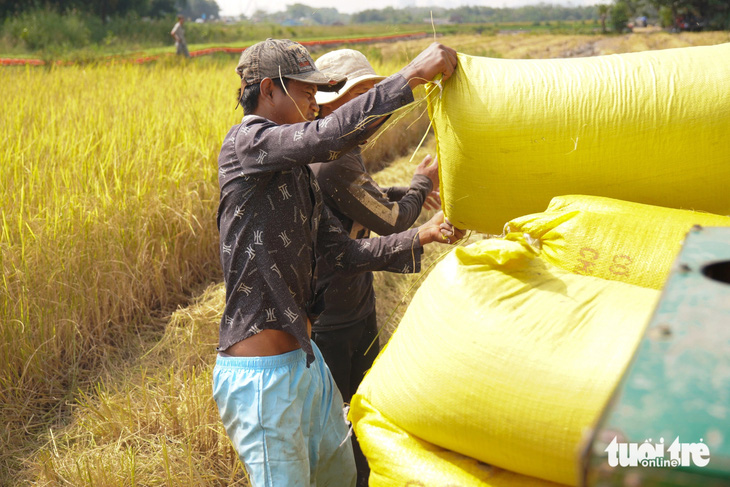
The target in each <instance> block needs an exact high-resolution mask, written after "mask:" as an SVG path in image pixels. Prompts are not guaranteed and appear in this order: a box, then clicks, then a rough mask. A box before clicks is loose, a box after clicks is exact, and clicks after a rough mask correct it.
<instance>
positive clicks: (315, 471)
mask: <svg viewBox="0 0 730 487" xmlns="http://www.w3.org/2000/svg"><path fill="white" fill-rule="evenodd" d="M455 66H456V52H455V51H453V49H450V48H447V47H445V46H442V45H440V44H435V43H434V44H433V45H431V46H430V47H429V48H427V49H426V50H425V51H423V52H422V53H421V54H420V55H419V56H418V57H416V59H414V60H413V61H412V62H411V63H410V64H409V65H408V66H406V67H405V68H403V69H402V70H401V71H400V72H399V73H397V74H395V75H393V76H391V77H389V78H387V79H385V80H384V81H383V82H382V83H380V84H379V85H378V87H376V88H375V89H374V90H372V91H371V92H370V93H368V94H365V95H362V96H360V97H359V98H358V99H357V100H356V101H353V102H352V103H350V104H347V105H346V106H344V107H342V108H340V109H338V110H335V111H334V112H333V113H332V114H330V115H329V116H327V117H325V118H324V119H320V120H315V116H316V113H317V110H318V106H317V103H316V101H315V97H314V95H315V93H316V92H317V90H323V91H330V90H337V89H338V88H339V87H341V86H342V85H343V84H344V82H345V81H346V80H345V79H344V78H342V77H337V76H330V75H328V74H327V73H323V72H320V71H318V70H317V69H316V67H315V65H314V62H313V60H312V58H311V57H310V56H309V53H308V52H307V50H306V49H305V48H304V47H303V46H301V45H299V44H297V43H295V42H292V41H289V40H275V39H267V40H266V41H264V42H261V43H259V44H256V45H254V46H252V47H250V48H248V49H246V50H245V51H244V52H243V54H242V55H241V59H240V60H239V63H238V66H237V68H236V72H237V73H238V75H239V76H240V77H241V90H240V92H239V103H240V104H241V105H242V106H243V109H244V117H243V120H242V121H241V123H240V124H237V125H234V126H233V128H232V129H231V130H230V131H229V132H228V134H227V135H226V137H225V139H224V141H223V145H222V148H221V152H220V155H219V158H218V165H219V172H218V180H219V185H220V191H221V192H220V204H219V208H218V228H219V231H220V251H221V254H220V255H221V264H222V267H223V273H224V278H225V285H226V304H225V309H224V311H223V317H222V319H221V323H220V335H219V346H218V351H219V355H218V358H217V360H216V366H215V369H214V372H213V396H214V398H215V400H216V402H217V404H218V409H219V412H220V415H221V419H222V421H223V424H224V426H225V428H226V433H227V434H228V436H229V437H230V438H231V440H232V442H233V444H234V447H235V448H236V451H237V452H238V455H239V457H240V458H241V460H242V461H243V462H244V464H245V465H246V469H247V471H248V474H249V477H250V480H251V484H252V485H253V486H255V487H259V486H276V487H278V486H300V485H301V486H307V485H337V486H353V485H354V484H355V466H354V460H353V456H352V447H351V444H350V442H349V441H345V439H346V438H347V426H346V423H345V420H344V418H343V415H342V398H341V395H340V393H339V391H338V389H337V387H336V385H335V384H334V381H333V379H332V375H331V373H330V371H329V369H328V368H327V366H326V364H325V363H324V360H323V358H322V355H321V353H320V352H319V350H318V349H317V347H316V345H315V344H314V343H313V342H312V341H311V339H310V336H311V323H312V321H313V320H314V318H315V317H316V316H317V314H318V313H319V312H320V311H321V309H322V307H323V303H322V299H321V296H320V295H317V293H316V292H315V290H316V278H315V276H316V275H317V272H316V266H317V260H316V256H317V255H321V256H322V258H323V261H324V262H326V264H327V266H328V267H329V268H330V269H331V270H332V272H343V273H356V272H364V271H371V270H390V271H394V272H417V271H418V270H419V267H420V257H421V254H422V252H423V245H425V244H427V243H430V242H433V241H436V240H439V241H442V240H447V239H451V238H452V237H458V236H459V234H460V233H461V232H460V231H458V230H456V229H454V228H453V227H452V226H451V225H450V224H448V223H447V222H445V221H444V218H443V214H442V213H439V214H437V215H436V216H435V217H434V218H432V219H431V220H430V221H429V222H428V223H426V224H424V225H423V226H421V227H419V228H418V229H412V230H408V231H406V232H402V233H399V234H394V235H390V236H387V237H381V238H373V239H361V240H351V239H350V238H349V237H348V235H347V233H346V232H345V231H344V229H343V228H342V225H341V224H340V222H339V220H337V219H336V218H335V217H334V216H333V215H332V213H331V212H330V210H328V209H327V208H326V207H325V206H324V205H323V202H322V194H321V191H320V188H319V186H318V185H317V181H316V179H315V178H314V177H313V176H312V173H311V170H310V169H309V167H308V166H307V164H309V163H311V162H315V161H326V160H335V159H337V158H338V157H339V156H340V154H342V153H343V152H345V151H349V150H351V149H352V148H354V147H356V146H357V145H358V143H359V142H361V141H362V140H364V139H366V138H367V137H368V136H369V135H371V134H372V133H373V131H374V130H375V129H374V128H373V127H372V122H373V120H376V119H378V118H379V115H383V114H387V113H390V112H392V111H393V110H395V109H397V108H400V107H401V106H404V105H406V104H408V103H410V102H412V101H413V94H412V91H411V90H412V88H414V87H415V86H417V85H418V84H421V83H424V82H426V81H428V80H431V79H432V78H433V77H434V76H436V75H437V74H442V75H443V77H444V78H448V77H449V76H450V75H451V74H452V73H453V70H454V68H455Z"/></svg>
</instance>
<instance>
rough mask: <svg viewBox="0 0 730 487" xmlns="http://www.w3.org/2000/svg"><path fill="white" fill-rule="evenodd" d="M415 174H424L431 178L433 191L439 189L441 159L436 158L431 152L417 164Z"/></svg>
mask: <svg viewBox="0 0 730 487" xmlns="http://www.w3.org/2000/svg"><path fill="white" fill-rule="evenodd" d="M415 174H423V175H424V176H426V177H427V178H428V179H430V180H431V183H432V184H433V187H432V188H431V190H432V191H438V190H439V161H438V158H436V159H434V158H432V157H431V154H428V155H426V157H424V158H423V160H422V161H421V163H420V164H419V165H417V166H416V172H415Z"/></svg>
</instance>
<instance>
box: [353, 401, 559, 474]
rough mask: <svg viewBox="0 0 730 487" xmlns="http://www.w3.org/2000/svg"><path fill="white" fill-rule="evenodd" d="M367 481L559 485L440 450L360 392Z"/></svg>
mask: <svg viewBox="0 0 730 487" xmlns="http://www.w3.org/2000/svg"><path fill="white" fill-rule="evenodd" d="M352 407H353V414H354V416H355V417H354V421H355V422H357V427H358V435H359V437H360V446H361V447H362V448H363V451H364V453H365V455H367V458H368V463H369V464H370V469H371V475H370V478H369V482H368V485H369V486H370V487H407V486H411V487H417V486H421V487H441V486H444V487H446V486H459V487H477V486H479V487H561V485H562V484H556V483H553V482H549V481H547V480H541V479H536V478H535V477H528V476H526V475H520V474H517V473H514V472H510V471H507V470H504V469H501V468H499V467H494V466H492V465H486V464H484V463H481V462H479V461H477V460H474V459H473V458H469V457H465V456H464V455H460V454H458V453H455V452H452V451H448V450H444V449H443V448H440V447H438V446H436V445H432V444H430V443H428V442H427V441H423V440H421V439H419V438H416V437H415V436H413V435H411V434H409V433H408V432H407V431H404V430H403V429H401V428H400V427H399V426H398V425H396V424H394V423H393V422H392V421H390V420H389V419H388V418H386V417H385V416H383V415H382V414H380V412H379V411H378V410H376V409H375V408H373V407H372V405H371V404H370V403H368V401H367V400H366V399H364V398H363V397H362V396H355V397H354V398H353V402H352Z"/></svg>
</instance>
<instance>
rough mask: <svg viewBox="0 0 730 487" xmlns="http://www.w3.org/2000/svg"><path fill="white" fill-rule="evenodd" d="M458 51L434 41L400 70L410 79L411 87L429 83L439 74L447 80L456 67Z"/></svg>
mask: <svg viewBox="0 0 730 487" xmlns="http://www.w3.org/2000/svg"><path fill="white" fill-rule="evenodd" d="M456 63H457V59H456V51H455V50H454V49H451V48H450V47H446V46H444V45H443V44H440V43H438V42H434V43H433V44H431V45H430V46H428V47H427V48H426V49H425V50H423V51H422V52H421V54H419V55H418V56H416V58H415V59H414V60H413V61H411V62H410V63H408V65H407V66H406V67H405V68H403V69H401V70H400V74H401V75H403V77H404V78H405V79H406V80H407V81H408V84H409V85H410V86H411V89H413V88H415V87H416V86H418V85H420V84H424V83H428V82H429V81H431V80H432V79H433V78H434V77H436V75H437V74H441V75H443V77H442V79H444V80H446V79H449V77H450V76H451V75H452V74H453V73H454V69H456Z"/></svg>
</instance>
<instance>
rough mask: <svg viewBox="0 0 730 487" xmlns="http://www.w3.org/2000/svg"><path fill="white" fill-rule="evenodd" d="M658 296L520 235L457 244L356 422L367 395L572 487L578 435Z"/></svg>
mask: <svg viewBox="0 0 730 487" xmlns="http://www.w3.org/2000/svg"><path fill="white" fill-rule="evenodd" d="M657 294H658V292H657V291H655V290H652V289H647V288H642V287H638V286H633V285H630V284H625V283H622V282H617V281H607V280H604V279H599V278H595V277H590V276H581V275H576V274H572V273H570V272H568V271H565V270H563V269H560V268H558V267H554V266H552V265H550V264H547V263H545V262H544V261H542V260H541V259H540V258H539V257H537V256H536V252H535V250H534V249H533V247H532V246H531V245H530V244H528V243H527V242H526V241H524V240H523V239H522V236H521V235H519V234H510V235H509V236H508V237H507V238H505V239H489V240H483V241H480V242H477V243H475V244H472V245H470V246H469V247H466V248H457V249H455V250H454V251H453V252H451V253H450V254H449V255H448V256H447V257H446V258H445V259H444V260H443V261H442V262H441V263H439V264H438V265H437V266H436V267H435V268H434V270H433V271H432V272H431V274H430V275H429V276H428V278H427V279H426V280H425V281H424V282H423V284H422V285H421V287H420V288H419V290H418V292H417V293H416V295H415V296H414V298H413V301H412V302H411V304H410V306H409V307H408V310H407V311H406V314H405V316H404V317H403V320H402V321H401V323H400V325H399V327H398V330H397V331H396V333H395V334H394V335H393V337H392V338H391V340H390V342H389V343H388V345H387V347H386V348H385V350H384V351H383V352H382V353H381V354H380V356H379V357H378V359H377V361H376V362H375V364H374V366H373V368H372V369H371V370H370V372H369V373H368V374H367V376H366V377H365V379H364V381H363V383H362V384H361V385H360V387H359V389H358V391H357V394H358V395H359V396H360V398H359V399H358V400H356V402H355V404H354V411H353V412H352V413H351V418H358V417H359V416H361V415H362V414H361V413H360V412H359V411H358V404H361V403H358V402H357V401H362V399H364V400H366V401H368V402H369V403H370V404H371V405H372V406H373V407H374V408H376V409H377V410H378V411H379V412H380V413H381V414H382V415H383V416H384V417H386V418H388V419H389V420H390V421H391V422H392V423H393V424H396V425H398V426H399V427H400V428H402V429H403V430H405V431H407V432H408V433H409V434H411V435H413V436H415V437H418V438H420V439H422V440H425V441H427V442H429V443H432V444H434V445H437V446H439V447H441V448H444V449H446V450H451V451H454V452H457V453H460V454H462V455H465V456H468V457H471V458H475V459H477V460H480V461H482V462H485V463H488V464H490V465H494V466H496V467H500V468H503V469H505V470H510V471H513V472H516V473H521V474H524V475H529V476H532V477H537V478H540V479H547V480H551V481H554V482H558V483H564V484H569V485H575V484H576V482H577V472H578V462H577V458H578V455H577V448H578V444H579V442H580V439H581V435H582V434H583V433H584V430H585V429H586V428H588V427H590V426H591V425H592V424H593V423H594V421H595V420H596V419H597V417H598V414H599V412H600V411H601V409H602V408H603V407H604V405H605V403H606V401H607V399H608V397H609V395H610V393H611V391H612V389H613V388H614V387H615V385H616V383H617V381H618V379H619V377H620V375H621V373H622V372H623V370H624V369H625V367H626V365H627V363H628V361H629V359H630V357H631V355H632V353H633V351H634V349H635V347H636V345H637V343H638V340H639V339H640V337H641V335H642V331H643V329H644V328H645V326H646V323H647V321H648V318H649V315H650V313H651V311H652V310H653V308H654V305H655V301H656V297H657ZM355 424H356V426H355V428H356V431H357V429H358V428H359V427H360V426H359V425H358V424H357V422H356V423H355ZM365 436H366V435H365ZM361 439H364V440H365V441H366V442H367V441H369V440H368V439H367V438H363V437H362V436H361Z"/></svg>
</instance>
